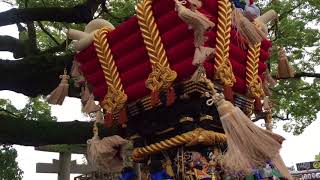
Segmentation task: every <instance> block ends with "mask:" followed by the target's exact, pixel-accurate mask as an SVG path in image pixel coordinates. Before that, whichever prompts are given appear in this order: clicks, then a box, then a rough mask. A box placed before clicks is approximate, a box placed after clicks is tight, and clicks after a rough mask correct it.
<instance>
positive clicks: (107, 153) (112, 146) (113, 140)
mask: <svg viewBox="0 0 320 180" xmlns="http://www.w3.org/2000/svg"><path fill="white" fill-rule="evenodd" d="M127 143H128V142H127V140H125V139H123V138H121V137H120V136H117V135H115V136H110V137H105V138H103V139H100V138H99V136H98V133H95V134H94V137H93V138H92V139H89V140H88V141H87V144H88V147H87V155H88V161H89V163H90V164H91V165H93V167H94V168H95V169H97V170H99V171H102V172H120V171H121V170H122V168H123V160H124V157H122V154H123V153H122V151H124V146H125V144H127ZM119 151H120V153H119ZM117 154H119V155H120V156H117Z"/></svg>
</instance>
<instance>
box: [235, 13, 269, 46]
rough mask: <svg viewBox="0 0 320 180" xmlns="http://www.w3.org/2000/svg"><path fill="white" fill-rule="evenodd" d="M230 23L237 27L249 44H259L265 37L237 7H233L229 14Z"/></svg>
mask: <svg viewBox="0 0 320 180" xmlns="http://www.w3.org/2000/svg"><path fill="white" fill-rule="evenodd" d="M231 17H232V25H233V26H234V27H235V28H236V29H237V31H238V32H239V34H240V35H241V36H242V37H243V38H244V40H245V41H246V42H247V43H249V44H251V45H254V44H259V43H260V42H261V41H262V40H263V39H265V38H266V35H265V33H263V32H262V31H261V30H260V29H258V28H257V27H256V26H255V25H254V24H253V23H252V22H250V21H249V19H248V18H246V17H245V16H244V15H243V14H242V12H241V11H240V10H239V9H238V8H234V9H233V11H232V14H231Z"/></svg>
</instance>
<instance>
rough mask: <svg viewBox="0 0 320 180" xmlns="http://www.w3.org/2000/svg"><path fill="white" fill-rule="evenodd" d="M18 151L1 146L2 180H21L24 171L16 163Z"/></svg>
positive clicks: (0, 177)
mask: <svg viewBox="0 0 320 180" xmlns="http://www.w3.org/2000/svg"><path fill="white" fill-rule="evenodd" d="M16 158H17V151H16V150H15V149H14V148H13V147H12V146H8V145H0V179H1V180H9V179H10V180H21V179H22V174H23V171H22V170H21V169H20V168H19V167H18V163H17V161H16Z"/></svg>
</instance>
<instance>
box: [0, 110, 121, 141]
mask: <svg viewBox="0 0 320 180" xmlns="http://www.w3.org/2000/svg"><path fill="white" fill-rule="evenodd" d="M0 124H1V126H0V143H4V144H19V145H25V146H42V145H49V144H86V142H87V140H88V139H90V138H92V136H93V133H92V127H93V123H91V122H81V121H69V122H55V121H41V119H39V120H38V121H30V120H25V119H22V118H17V117H13V116H10V115H4V114H0ZM57 130H58V131H59V133H57ZM119 133H120V132H119V129H117V128H102V126H100V127H99V135H100V136H101V137H106V136H111V135H114V134H119Z"/></svg>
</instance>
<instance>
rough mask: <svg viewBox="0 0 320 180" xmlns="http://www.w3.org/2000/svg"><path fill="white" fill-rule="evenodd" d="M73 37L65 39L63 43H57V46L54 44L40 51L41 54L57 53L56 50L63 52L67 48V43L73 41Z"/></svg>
mask: <svg viewBox="0 0 320 180" xmlns="http://www.w3.org/2000/svg"><path fill="white" fill-rule="evenodd" d="M71 41H72V40H71V39H67V40H65V41H64V42H63V43H61V44H59V45H57V46H54V47H52V48H49V49H46V50H44V51H42V52H40V54H48V53H49V54H52V53H56V52H62V51H64V50H65V49H66V47H67V45H68V44H70V43H71Z"/></svg>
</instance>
